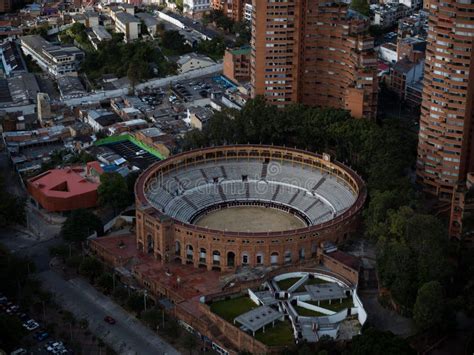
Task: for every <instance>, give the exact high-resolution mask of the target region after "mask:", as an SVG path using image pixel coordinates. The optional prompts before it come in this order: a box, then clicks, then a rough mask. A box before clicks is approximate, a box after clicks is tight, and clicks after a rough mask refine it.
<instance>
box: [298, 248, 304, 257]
mask: <svg viewBox="0 0 474 355" xmlns="http://www.w3.org/2000/svg"><path fill="white" fill-rule="evenodd" d="M298 255H299V258H300V259H301V260H303V259H304V248H301V249H300V252H299V254H298Z"/></svg>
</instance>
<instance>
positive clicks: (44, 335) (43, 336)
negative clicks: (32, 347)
mask: <svg viewBox="0 0 474 355" xmlns="http://www.w3.org/2000/svg"><path fill="white" fill-rule="evenodd" d="M48 337H49V333H48V332H43V331H39V332H37V333H36V334H35V335H34V338H35V339H36V340H38V341H39V342H42V341H43V340H45V339H47V338H48Z"/></svg>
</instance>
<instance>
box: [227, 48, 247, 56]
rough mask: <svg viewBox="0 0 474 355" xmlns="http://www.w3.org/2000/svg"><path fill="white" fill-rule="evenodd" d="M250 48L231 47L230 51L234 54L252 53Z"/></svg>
mask: <svg viewBox="0 0 474 355" xmlns="http://www.w3.org/2000/svg"><path fill="white" fill-rule="evenodd" d="M250 50H251V48H250V47H240V48H236V49H231V50H230V52H231V53H232V54H233V55H243V54H250Z"/></svg>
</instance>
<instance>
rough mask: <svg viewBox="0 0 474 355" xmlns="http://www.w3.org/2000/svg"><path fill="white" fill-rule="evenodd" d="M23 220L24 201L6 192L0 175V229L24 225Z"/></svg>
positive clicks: (3, 180)
mask: <svg viewBox="0 0 474 355" xmlns="http://www.w3.org/2000/svg"><path fill="white" fill-rule="evenodd" d="M25 220H26V213H25V200H24V199H23V198H21V197H18V196H16V195H13V194H11V193H10V192H8V191H7V187H6V186H5V179H4V177H3V175H1V174H0V227H6V226H9V225H12V224H24V222H25Z"/></svg>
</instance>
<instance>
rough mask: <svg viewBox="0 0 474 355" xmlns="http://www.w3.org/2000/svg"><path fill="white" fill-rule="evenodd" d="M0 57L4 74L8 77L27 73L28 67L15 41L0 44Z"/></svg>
mask: <svg viewBox="0 0 474 355" xmlns="http://www.w3.org/2000/svg"><path fill="white" fill-rule="evenodd" d="M0 56H1V61H2V66H3V72H4V73H5V75H6V76H10V75H15V74H18V73H26V71H27V70H26V66H25V63H24V62H23V58H22V57H21V53H20V51H19V50H18V47H17V45H16V43H15V42H14V41H8V40H7V41H5V42H3V43H2V44H0Z"/></svg>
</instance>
